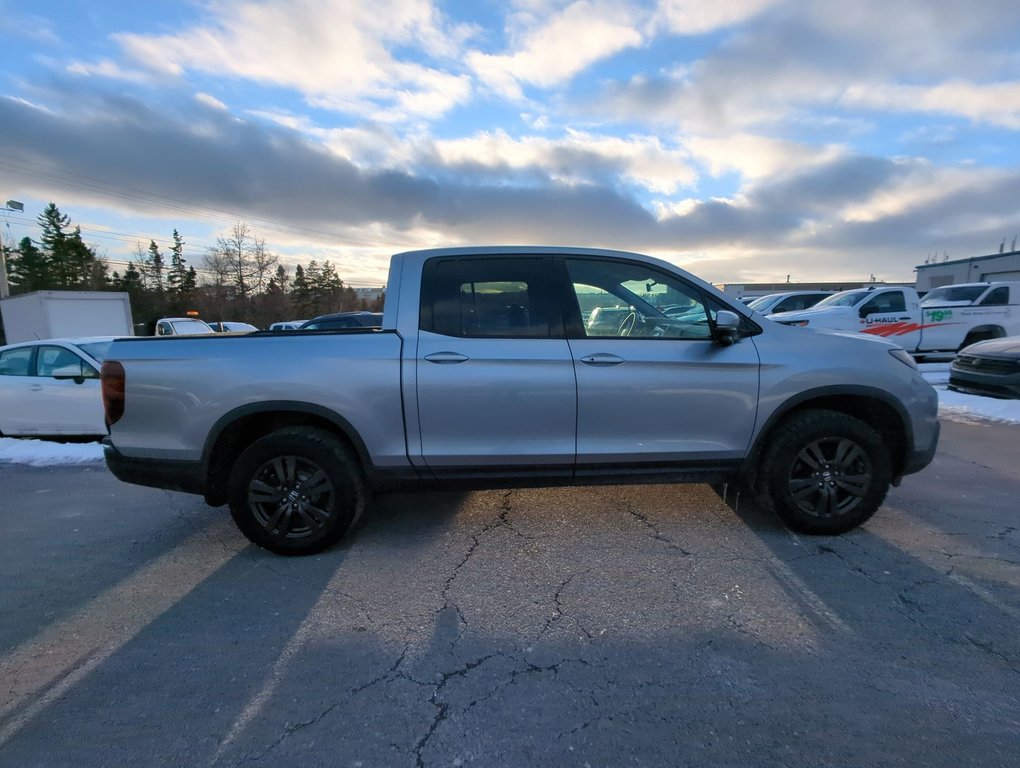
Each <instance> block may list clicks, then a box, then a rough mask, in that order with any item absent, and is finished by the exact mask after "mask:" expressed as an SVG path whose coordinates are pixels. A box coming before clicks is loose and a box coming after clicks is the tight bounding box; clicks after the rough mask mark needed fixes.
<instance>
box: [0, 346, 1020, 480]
mask: <svg viewBox="0 0 1020 768" xmlns="http://www.w3.org/2000/svg"><path fill="white" fill-rule="evenodd" d="M918 367H919V368H920V369H921V374H922V375H923V376H924V378H926V379H927V380H928V381H929V382H931V385H932V386H933V387H935V389H936V390H937V391H938V393H939V416H940V417H942V418H944V419H951V420H953V421H961V422H964V423H966V424H981V423H986V422H988V421H998V422H1009V423H1013V424H1020V400H997V399H995V398H993V397H979V396H977V395H964V394H961V393H959V392H950V391H949V390H947V389H946V384H948V383H949V363H922V364H921V365H920V366H918ZM102 460H103V447H102V446H101V445H100V444H99V443H84V444H78V443H53V442H49V441H46V440H18V439H15V438H11V437H0V464H2V463H5V462H7V463H13V464H29V465H31V466H36V467H48V466H53V465H58V464H84V463H88V462H97V461H102Z"/></svg>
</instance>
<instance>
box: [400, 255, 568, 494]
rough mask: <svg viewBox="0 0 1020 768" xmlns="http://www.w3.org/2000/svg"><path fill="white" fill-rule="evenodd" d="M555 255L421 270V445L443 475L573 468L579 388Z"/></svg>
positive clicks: (430, 265)
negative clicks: (554, 292) (553, 289)
mask: <svg viewBox="0 0 1020 768" xmlns="http://www.w3.org/2000/svg"><path fill="white" fill-rule="evenodd" d="M552 264H553V262H552V260H551V259H549V258H545V257H541V256H535V257H531V256H515V257H500V256H494V257H485V256H479V257H476V258H463V257H457V258H436V259H432V260H429V261H428V262H426V263H425V268H424V271H423V274H422V298H421V316H420V323H419V325H420V330H419V335H418V349H417V354H416V360H415V365H416V368H417V371H416V372H417V385H416V387H417V411H418V424H419V426H420V433H421V451H422V457H423V459H424V460H425V462H426V464H428V466H429V467H430V468H432V469H433V470H434V471H437V473H438V474H443V473H444V472H450V471H455V470H456V468H459V467H460V468H471V467H479V466H484V465H498V466H501V467H508V468H517V469H523V468H526V467H527V468H535V469H536V471H542V469H543V468H545V469H548V470H553V468H556V469H557V471H566V472H569V471H570V468H571V466H572V464H573V461H574V439H575V426H576V409H577V403H576V387H575V382H574V367H573V363H572V360H571V357H570V349H569V347H568V346H567V342H566V339H565V338H564V336H563V324H562V318H561V317H560V316H559V313H556V312H550V306H549V300H550V274H551V269H552Z"/></svg>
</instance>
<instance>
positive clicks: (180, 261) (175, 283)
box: [166, 229, 194, 294]
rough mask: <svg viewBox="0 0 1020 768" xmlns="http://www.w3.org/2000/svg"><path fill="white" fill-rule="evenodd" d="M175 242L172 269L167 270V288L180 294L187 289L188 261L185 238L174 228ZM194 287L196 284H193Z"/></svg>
mask: <svg viewBox="0 0 1020 768" xmlns="http://www.w3.org/2000/svg"><path fill="white" fill-rule="evenodd" d="M173 237H174V244H173V246H172V247H171V248H170V269H169V270H168V271H167V275H166V282H167V290H169V291H170V293H174V294H179V293H181V292H182V291H184V290H185V285H186V283H187V281H188V270H187V269H186V264H187V261H186V259H185V258H184V240H183V239H182V238H181V235H180V233H179V232H178V231H177V230H176V229H175V230H174V235H173ZM192 288H194V286H192Z"/></svg>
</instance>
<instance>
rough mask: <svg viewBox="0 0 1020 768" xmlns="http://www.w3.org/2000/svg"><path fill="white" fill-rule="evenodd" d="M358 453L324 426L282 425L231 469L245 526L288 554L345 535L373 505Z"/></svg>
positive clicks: (234, 511)
mask: <svg viewBox="0 0 1020 768" xmlns="http://www.w3.org/2000/svg"><path fill="white" fill-rule="evenodd" d="M366 496H367V491H366V488H365V482H364V478H363V476H362V473H361V468H360V467H359V465H358V463H357V461H356V459H355V458H354V456H353V454H352V452H351V451H350V450H349V449H348V448H347V447H346V446H344V445H343V444H341V443H340V442H339V441H338V440H337V439H336V438H335V437H334V436H333V435H332V434H330V433H329V432H327V431H325V430H321V429H312V428H307V427H295V428H291V429H281V430H279V431H278V432H273V433H271V434H269V435H266V436H265V437H263V438H261V439H259V440H256V441H255V442H254V443H252V444H251V445H250V446H249V447H248V448H247V449H246V450H245V451H244V452H243V453H242V454H241V455H240V456H239V457H238V459H237V462H236V463H235V464H234V467H233V469H232V470H231V473H230V481H229V486H228V499H229V504H230V514H231V516H232V517H233V518H234V522H235V523H236V524H237V527H238V528H240V529H241V532H242V533H243V534H244V535H245V536H247V537H248V539H250V540H251V541H252V542H254V543H255V544H258V545H259V546H260V547H263V548H265V549H268V550H269V551H271V552H276V553H277V554H281V555H308V554H312V553H315V552H319V551H321V550H323V549H325V548H327V547H329V546H332V545H333V544H335V543H336V542H337V541H339V540H340V539H341V537H343V535H344V533H346V531H347V529H348V528H349V527H350V526H351V524H352V523H353V522H354V520H355V519H356V518H357V517H358V516H359V515H360V514H361V512H362V510H363V509H364V506H365V501H366Z"/></svg>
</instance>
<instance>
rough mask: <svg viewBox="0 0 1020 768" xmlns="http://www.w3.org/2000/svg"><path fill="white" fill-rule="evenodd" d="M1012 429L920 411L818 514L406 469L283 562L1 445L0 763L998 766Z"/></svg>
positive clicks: (687, 494) (1011, 661)
mask: <svg viewBox="0 0 1020 768" xmlns="http://www.w3.org/2000/svg"><path fill="white" fill-rule="evenodd" d="M1018 445H1020V427H1017V426H1008V425H987V426H981V427H976V426H968V425H961V424H956V423H953V422H945V423H944V432H943V443H942V446H941V448H940V451H939V454H938V456H937V457H936V460H935V462H934V464H933V465H932V466H931V467H929V468H928V469H927V470H926V471H925V472H924V473H923V474H920V475H915V476H912V477H908V478H906V480H905V482H904V484H903V486H902V487H900V488H897V489H893V491H892V492H891V493H890V495H889V498H888V500H887V502H886V504H885V506H884V507H883V508H882V510H881V511H880V512H879V513H878V515H876V517H875V518H874V519H873V520H872V521H871V522H870V523H869V524H868V525H866V526H865V527H864V528H862V529H860V530H858V531H855V532H853V533H851V534H848V535H844V536H840V537H836V538H809V537H803V536H797V535H794V534H791V533H789V532H787V531H786V530H784V529H783V528H782V527H781V526H780V525H779V524H778V523H777V522H776V521H774V520H773V519H772V518H770V517H768V516H767V515H765V514H763V513H761V512H760V511H758V510H756V509H754V508H751V507H749V506H748V505H747V504H746V503H745V502H742V501H741V500H740V499H739V498H738V497H735V496H734V495H732V494H730V493H729V492H728V489H724V488H717V489H712V488H709V487H707V486H697V485H695V486H637V487H629V488H623V487H604V488H581V489H554V490H511V491H493V492H484V493H465V494H455V493H422V494H413V495H412V494H408V495H399V496H390V497H384V498H381V499H380V500H379V501H378V503H377V505H376V506H375V508H374V509H373V510H372V511H371V512H370V513H368V514H367V515H366V517H365V519H364V521H363V523H362V525H361V526H360V527H359V529H358V530H357V531H356V532H355V534H354V535H352V536H351V537H350V538H349V539H348V540H346V541H345V542H344V543H343V544H342V545H341V546H339V547H337V548H336V549H333V550H331V551H329V552H326V553H324V554H321V555H318V556H315V557H310V558H301V559H286V558H280V557H276V556H273V555H270V554H267V553H264V552H262V551H260V550H258V549H256V548H254V547H252V546H250V545H248V544H247V542H246V541H245V540H244V539H243V538H242V537H241V536H240V534H239V533H237V532H236V530H235V529H234V528H233V526H232V524H231V523H230V520H229V516H228V515H227V513H226V511H225V509H224V508H220V509H210V508H208V507H206V506H205V505H204V504H203V503H202V502H201V501H200V500H199V499H198V498H197V497H191V496H187V495H182V494H173V493H166V492H162V491H157V490H152V489H145V488H137V487H132V486H128V485H124V484H121V483H119V482H117V481H116V480H115V479H114V478H113V477H112V476H110V475H109V474H108V473H107V472H106V470H105V468H103V467H102V466H94V467H91V468H59V469H53V470H45V469H34V468H25V467H15V466H12V465H0V492H2V495H0V498H2V499H3V501H2V502H0V509H2V513H0V542H2V547H3V555H2V557H0V616H2V621H0V766H4V767H6V766H17V767H18V768H26V767H27V766H47V768H56V767H57V766H74V767H75V768H85V767H87V766H118V767H120V766H153V765H182V766H289V765H301V766H320V765H321V766H408V767H409V768H411V767H416V766H422V767H424V766H467V765H477V766H579V767H581V768H583V767H584V766H591V767H592V768H594V767H596V766H630V765H634V766H681V765H682V766H702V765H704V766H713V767H716V766H771V765H782V766H805V767H807V766H811V767H812V768H814V767H817V766H857V765H867V766H908V765H909V766H918V765H924V766H927V767H930V766H953V767H954V768H957V767H958V766H1013V765H1016V764H1017V762H1018V759H1020V639H1018V631H1017V630H1018V628H1020V522H1018V511H1017V510H1018V509H1020V505H1018V504H1017V498H1018V497H1020V470H1018V462H1017V457H1018V450H1017V446H1018Z"/></svg>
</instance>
